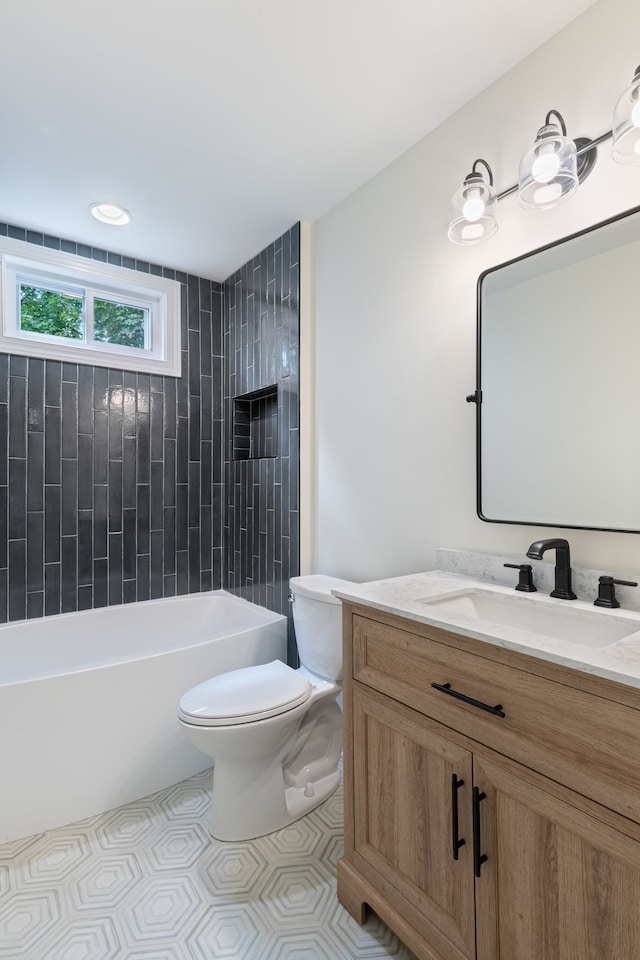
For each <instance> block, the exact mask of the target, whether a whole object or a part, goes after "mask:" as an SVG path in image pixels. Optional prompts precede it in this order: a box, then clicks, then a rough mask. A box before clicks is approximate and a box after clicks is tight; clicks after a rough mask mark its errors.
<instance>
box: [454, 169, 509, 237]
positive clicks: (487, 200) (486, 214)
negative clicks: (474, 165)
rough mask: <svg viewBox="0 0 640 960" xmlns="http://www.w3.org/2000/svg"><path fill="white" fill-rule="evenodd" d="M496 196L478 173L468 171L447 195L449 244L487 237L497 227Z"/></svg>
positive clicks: (491, 234) (490, 235)
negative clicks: (453, 190) (448, 205)
mask: <svg viewBox="0 0 640 960" xmlns="http://www.w3.org/2000/svg"><path fill="white" fill-rule="evenodd" d="M497 209H498V198H497V197H496V194H495V191H494V189H493V187H492V186H491V185H490V184H488V183H487V182H486V180H484V179H483V177H482V176H481V174H479V173H470V174H469V176H468V177H466V178H465V181H464V183H463V184H462V186H461V187H460V189H459V190H456V192H455V193H454V195H453V196H452V197H451V204H450V210H449V231H448V234H447V235H448V237H449V240H451V241H452V243H460V244H470V243H481V242H482V241H483V240H488V239H489V237H492V236H493V235H494V233H495V232H496V230H497V229H498V220H497V218H496V212H497Z"/></svg>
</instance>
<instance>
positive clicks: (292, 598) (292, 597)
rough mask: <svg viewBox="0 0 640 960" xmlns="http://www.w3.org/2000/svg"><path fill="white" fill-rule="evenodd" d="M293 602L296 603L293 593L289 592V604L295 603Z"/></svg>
mask: <svg viewBox="0 0 640 960" xmlns="http://www.w3.org/2000/svg"><path fill="white" fill-rule="evenodd" d="M295 602H296V598H295V597H294V595H293V591H292V590H289V603H295Z"/></svg>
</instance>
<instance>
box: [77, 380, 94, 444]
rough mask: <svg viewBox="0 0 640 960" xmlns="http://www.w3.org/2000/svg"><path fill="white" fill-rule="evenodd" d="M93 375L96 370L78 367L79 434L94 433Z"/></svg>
mask: <svg viewBox="0 0 640 960" xmlns="http://www.w3.org/2000/svg"><path fill="white" fill-rule="evenodd" d="M93 373H94V368H93V367H88V366H85V365H84V364H83V365H82V366H80V367H78V433H82V434H88V435H90V434H92V433H93Z"/></svg>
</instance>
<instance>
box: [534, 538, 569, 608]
mask: <svg viewBox="0 0 640 960" xmlns="http://www.w3.org/2000/svg"><path fill="white" fill-rule="evenodd" d="M547 550H555V552H556V570H555V574H556V585H555V589H554V590H552V591H551V594H550V596H552V597H558V598H559V599H560V600H576V599H577V597H576V595H575V593H574V592H573V590H572V589H571V554H570V552H569V541H568V540H562V539H557V540H536V542H535V543H532V544H531V546H530V547H529V549H528V550H527V556H528V557H529V558H530V559H531V560H542V555H543V554H544V553H545V552H546V551H547Z"/></svg>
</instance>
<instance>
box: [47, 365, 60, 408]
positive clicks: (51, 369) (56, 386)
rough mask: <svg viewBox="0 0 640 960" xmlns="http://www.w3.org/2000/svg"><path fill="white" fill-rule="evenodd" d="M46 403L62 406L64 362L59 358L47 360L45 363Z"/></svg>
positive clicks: (49, 405)
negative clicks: (59, 360) (61, 388)
mask: <svg viewBox="0 0 640 960" xmlns="http://www.w3.org/2000/svg"><path fill="white" fill-rule="evenodd" d="M44 376H45V399H44V402H45V405H46V406H47V407H59V406H60V387H61V382H62V364H61V363H59V362H58V361H57V360H47V361H46V364H45V372H44Z"/></svg>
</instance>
